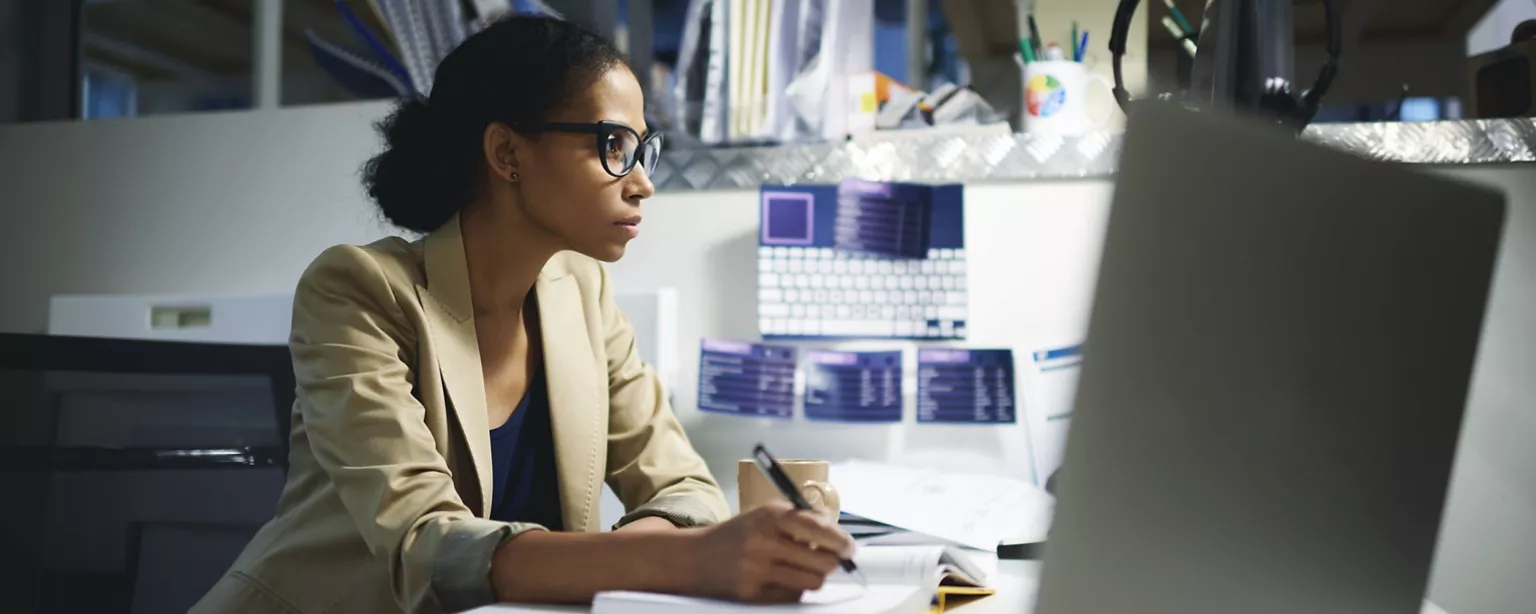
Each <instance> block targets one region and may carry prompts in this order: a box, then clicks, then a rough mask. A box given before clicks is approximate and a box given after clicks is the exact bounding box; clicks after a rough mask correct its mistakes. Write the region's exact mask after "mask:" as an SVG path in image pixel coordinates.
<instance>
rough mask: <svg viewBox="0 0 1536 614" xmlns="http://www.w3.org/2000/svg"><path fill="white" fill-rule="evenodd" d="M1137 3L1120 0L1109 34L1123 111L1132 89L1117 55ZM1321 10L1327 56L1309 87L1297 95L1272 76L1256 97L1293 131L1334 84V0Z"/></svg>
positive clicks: (1304, 122) (1337, 41)
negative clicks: (1325, 22) (1315, 80)
mask: <svg viewBox="0 0 1536 614" xmlns="http://www.w3.org/2000/svg"><path fill="white" fill-rule="evenodd" d="M1140 4H1141V0H1120V7H1119V8H1118V9H1116V11H1115V27H1114V31H1113V32H1111V33H1110V36H1109V52H1110V56H1111V58H1112V60H1113V65H1114V70H1115V89H1114V93H1115V100H1116V101H1118V102H1119V103H1120V109H1121V110H1123V111H1126V112H1129V111H1130V103H1131V93H1130V92H1128V91H1126V89H1125V79H1124V78H1123V77H1122V76H1121V70H1120V59H1121V58H1122V57H1124V56H1125V39H1126V35H1127V33H1128V32H1129V31H1130V29H1131V18H1132V17H1134V16H1135V15H1136V8H1137V6H1138V5H1140ZM1323 13H1324V14H1325V15H1326V17H1327V21H1328V41H1327V45H1328V60H1327V61H1326V62H1323V67H1322V69H1321V70H1320V71H1318V74H1317V82H1316V83H1313V84H1312V87H1311V89H1308V90H1307V91H1306V92H1304V93H1302V94H1301V95H1300V96H1297V95H1296V94H1295V93H1293V92H1291V85H1290V84H1289V83H1286V82H1283V81H1280V80H1277V79H1271V80H1270V81H1269V82H1268V83H1265V85H1264V93H1263V95H1262V96H1261V97H1260V99H1259V108H1260V109H1263V110H1264V111H1266V112H1269V113H1273V114H1274V115H1275V116H1276V117H1275V121H1276V122H1277V123H1279V124H1281V125H1284V126H1289V127H1290V128H1292V129H1294V130H1295V131H1296V132H1301V130H1302V129H1303V128H1306V127H1307V124H1309V123H1311V122H1312V118H1313V117H1315V116H1316V115H1317V105H1318V102H1320V101H1321V100H1322V99H1323V94H1326V93H1328V88H1329V87H1330V86H1332V85H1333V76H1334V74H1335V73H1337V72H1338V69H1339V48H1340V47H1341V46H1342V44H1341V43H1340V38H1341V36H1342V34H1341V33H1340V31H1341V30H1342V28H1341V26H1340V24H1339V20H1338V19H1337V15H1336V14H1335V13H1334V10H1333V0H1323Z"/></svg>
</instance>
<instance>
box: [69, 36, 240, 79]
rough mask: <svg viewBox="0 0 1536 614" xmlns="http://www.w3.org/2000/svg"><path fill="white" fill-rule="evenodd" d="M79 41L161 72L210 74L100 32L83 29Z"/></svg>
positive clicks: (182, 75)
mask: <svg viewBox="0 0 1536 614" xmlns="http://www.w3.org/2000/svg"><path fill="white" fill-rule="evenodd" d="M80 42H81V44H82V45H84V46H85V47H86V48H88V49H89V48H92V47H94V48H97V49H101V50H102V51H105V52H107V53H109V54H111V55H114V56H117V57H119V58H122V59H124V60H127V61H129V62H133V63H135V64H142V65H145V66H148V67H151V68H154V69H155V70H159V71H161V72H164V73H167V74H171V75H175V76H176V77H180V78H184V79H202V78H207V77H209V76H210V74H209V73H208V72H207V71H205V70H203V69H202V68H201V67H198V66H195V65H193V64H191V63H189V62H186V61H184V60H180V59H177V58H173V57H171V56H168V55H165V54H163V53H160V52H158V51H155V50H153V49H145V48H143V47H140V46H138V45H135V44H133V43H129V42H126V41H122V40H118V39H115V38H110V37H107V36H104V35H102V34H99V33H96V32H91V31H85V32H82V33H81V35H80Z"/></svg>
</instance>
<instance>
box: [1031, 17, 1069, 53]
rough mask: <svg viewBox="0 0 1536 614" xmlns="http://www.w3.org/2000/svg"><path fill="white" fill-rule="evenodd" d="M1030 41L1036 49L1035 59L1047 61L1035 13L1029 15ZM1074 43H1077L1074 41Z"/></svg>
mask: <svg viewBox="0 0 1536 614" xmlns="http://www.w3.org/2000/svg"><path fill="white" fill-rule="evenodd" d="M1029 40H1030V41H1031V44H1033V45H1034V47H1035V57H1037V58H1040V59H1041V60H1044V59H1045V54H1044V53H1043V50H1044V47H1041V46H1040V27H1039V26H1037V25H1035V14H1034V13H1030V14H1029ZM1073 42H1074V43H1076V42H1077V41H1073Z"/></svg>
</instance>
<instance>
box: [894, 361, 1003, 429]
mask: <svg viewBox="0 0 1536 614" xmlns="http://www.w3.org/2000/svg"><path fill="white" fill-rule="evenodd" d="M1014 414H1015V412H1014V372H1013V351H1012V350H978V349H949V348H945V349H922V350H918V352H917V421H918V422H969V423H981V424H1004V423H1006V424H1012V423H1013V422H1014V421H1015V416H1014Z"/></svg>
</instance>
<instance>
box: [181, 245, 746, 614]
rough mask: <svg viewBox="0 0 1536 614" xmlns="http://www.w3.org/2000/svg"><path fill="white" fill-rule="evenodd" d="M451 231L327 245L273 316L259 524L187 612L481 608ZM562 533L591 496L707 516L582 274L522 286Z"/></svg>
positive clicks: (480, 509) (590, 278)
mask: <svg viewBox="0 0 1536 614" xmlns="http://www.w3.org/2000/svg"><path fill="white" fill-rule="evenodd" d="M458 222H459V221H458V218H457V217H455V218H454V219H453V220H450V222H449V223H448V224H446V225H445V226H444V227H443V228H442V229H441V230H438V231H437V232H435V233H433V234H431V235H429V236H427V237H426V238H425V239H423V240H421V241H417V242H406V241H405V240H402V239H399V238H388V239H384V240H381V241H378V242H376V243H373V244H370V245H366V246H361V247H358V246H351V245H341V246H336V247H332V248H330V249H327V250H326V251H325V252H323V253H322V254H320V256H319V257H318V258H316V259H315V261H314V263H313V264H311V265H310V266H309V268H308V270H306V271H305V272H304V275H303V277H302V278H301V279H300V280H299V284H298V289H297V291H296V293H295V295H294V300H293V334H292V336H291V338H290V345H291V349H292V352H293V367H294V373H295V375H296V378H297V383H298V400H297V402H295V403H294V410H293V431H292V434H291V439H290V444H291V446H292V450H291V452H290V453H289V463H290V466H289V469H288V482H287V485H286V487H285V488H284V489H283V494H282V498H281V500H280V501H279V503H278V506H277V514H276V517H274V518H273V519H272V520H271V521H270V522H268V523H267V524H266V525H265V526H264V527H262V529H261V530H260V531H259V532H258V533H257V534H256V536H255V537H254V538H253V539H252V540H251V543H250V544H249V545H248V546H246V548H245V551H244V552H243V553H242V554H241V555H240V557H239V558H238V559H237V560H236V561H235V563H234V565H233V566H232V567H231V569H230V570H229V571H228V573H226V574H225V575H224V577H223V578H222V579H221V580H219V582H218V583H217V584H215V585H214V587H213V588H212V589H211V590H210V591H209V592H208V594H207V595H205V596H204V597H203V599H202V601H200V602H199V603H198V604H197V605H196V606H194V607H193V608H192V612H194V613H201V612H209V613H220V614H238V613H253V614H254V613H276V612H283V613H291V614H327V613H337V614H341V613H352V612H357V613H365V612H366V613H368V614H376V613H385V612H401V611H408V612H441V611H447V612H454V611H460V610H464V609H469V608H472V607H476V606H479V605H482V604H485V603H489V602H491V601H493V600H494V593H493V591H492V588H491V585H490V578H489V571H490V564H491V554H492V552H494V551H495V549H496V547H497V546H499V545H500V544H501V543H503V542H505V541H506V540H507V539H509V538H511V537H512V536H514V535H516V534H517V533H519V532H521V531H527V530H534V529H539V528H541V527H537V526H535V525H529V524H508V523H503V522H497V521H493V520H488V519H487V516H488V515H489V513H490V502H489V501H487V499H488V498H489V494H490V493H491V492H492V488H491V448H490V427H489V425H488V424H487V417H486V407H485V403H486V402H485V386H484V380H483V378H482V376H481V367H480V354H479V349H478V346H477V343H476V340H475V321H474V317H473V311H472V309H471V304H470V295H469V276H468V272H467V271H468V269H467V268H466V266H465V257H464V241H463V237H462V235H461V233H460V231H459V223H458ZM534 288H535V292H536V296H537V299H538V306H539V315H540V320H541V328H540V332H541V333H542V334H543V346H544V367H545V368H544V371H545V374H546V378H547V381H548V391H549V408H550V414H551V421H552V429H553V431H554V440H555V457H556V466H557V472H558V475H559V479H560V488H559V490H560V505H561V508H562V510H563V514H564V515H563V521H564V524H565V528H566V529H567V530H571V531H598V530H599V529H600V527H599V526H598V509H597V508H598V500H599V494H600V489H601V487H602V483H603V482H604V481H606V482H607V483H608V484H609V486H611V487H612V488H613V490H614V492H615V493H616V494H617V495H618V496H619V499H620V500H622V501H623V502H624V506H625V508H626V509H627V510H629V513H628V514H627V515H626V516H625V517H624V519H623V520H622V521H621V522H620V524H621V525H622V524H624V523H627V522H630V521H633V520H635V519H638V518H641V517H645V516H661V517H664V518H667V519H669V520H671V521H672V522H674V523H676V524H679V525H683V526H692V525H702V524H707V523H711V522H715V521H718V520H721V519H723V518H725V517H726V516H727V515H728V514H729V512H728V508H727V507H726V503H725V499H724V497H722V496H721V493H720V489H719V487H718V486H717V484H716V483H715V481H714V479H713V478H711V477H710V475H709V471H708V468H707V467H706V466H705V464H704V462H703V460H702V459H700V458H699V456H698V454H696V453H695V452H694V450H693V448H692V447H691V446H690V445H689V442H688V438H687V436H686V435H685V434H684V432H683V429H682V428H681V427H680V426H679V425H678V422H677V420H676V419H675V418H674V417H673V414H672V409H671V407H670V406H669V405H668V403H667V400H666V397H665V395H664V394H663V391H662V389H661V386H660V385H659V384H658V380H657V378H656V375H655V373H654V372H653V371H652V370H651V368H650V367H649V366H648V365H646V364H644V363H642V362H641V360H640V358H639V356H638V355H637V354H636V351H635V336H634V331H633V329H632V328H631V327H630V325H629V322H628V320H626V319H625V317H624V314H623V313H622V312H620V311H619V309H618V307H617V306H616V305H615V303H614V300H613V287H612V285H611V284H610V283H609V281H608V275H607V273H606V272H605V270H604V269H603V267H602V266H601V265H600V264H599V263H597V262H596V261H594V260H592V259H590V258H586V257H583V256H579V255H576V254H572V253H568V252H567V253H562V254H560V255H557V256H555V257H554V258H553V259H552V260H550V262H549V264H548V265H547V266H546V267H545V268H544V270H543V272H541V273H540V275H539V277H538V280H537V282H536V284H535V286H534Z"/></svg>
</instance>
